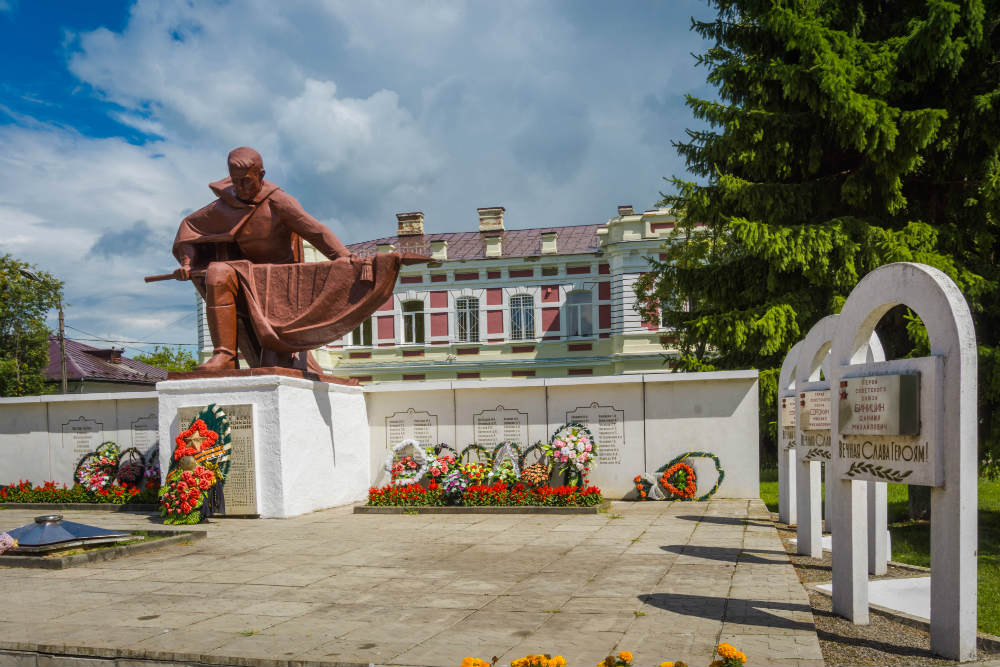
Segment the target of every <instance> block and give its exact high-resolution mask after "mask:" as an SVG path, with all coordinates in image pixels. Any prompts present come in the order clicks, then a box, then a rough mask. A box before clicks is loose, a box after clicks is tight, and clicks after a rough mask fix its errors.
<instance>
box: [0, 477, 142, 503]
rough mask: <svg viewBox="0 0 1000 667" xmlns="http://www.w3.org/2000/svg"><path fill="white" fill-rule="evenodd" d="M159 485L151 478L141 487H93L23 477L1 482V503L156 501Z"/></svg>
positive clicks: (126, 485) (129, 485)
mask: <svg viewBox="0 0 1000 667" xmlns="http://www.w3.org/2000/svg"><path fill="white" fill-rule="evenodd" d="M158 489H159V485H158V484H157V483H156V482H155V481H153V480H149V481H147V482H146V483H145V485H144V486H143V487H142V488H139V487H137V486H132V485H131V484H125V485H122V486H109V487H107V488H103V489H101V490H99V491H90V490H88V489H87V488H86V487H85V486H83V485H82V484H76V485H74V486H72V487H67V486H66V485H65V484H62V485H59V484H56V483H55V482H43V483H42V484H41V485H40V486H32V484H31V482H29V481H27V480H21V481H20V482H18V483H17V484H11V485H9V486H0V503H111V504H114V505H125V504H126V503H155V502H156V493H157V491H158Z"/></svg>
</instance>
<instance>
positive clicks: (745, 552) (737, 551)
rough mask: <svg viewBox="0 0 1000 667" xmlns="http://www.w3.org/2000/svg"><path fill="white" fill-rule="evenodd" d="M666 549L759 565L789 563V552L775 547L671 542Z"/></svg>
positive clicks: (690, 554)
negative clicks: (754, 547)
mask: <svg viewBox="0 0 1000 667" xmlns="http://www.w3.org/2000/svg"><path fill="white" fill-rule="evenodd" d="M660 548H661V549H663V550H664V551H669V552H671V553H675V554H679V555H683V556H694V557H695V558H705V559H708V560H719V561H725V562H727V563H736V562H740V563H755V564H758V565H784V564H786V563H788V554H787V553H785V552H784V551H776V550H773V549H741V548H739V547H701V546H697V545H691V544H688V545H683V544H669V545H667V546H663V547H660ZM754 554H773V555H775V556H781V558H761V557H760V556H755V555H754Z"/></svg>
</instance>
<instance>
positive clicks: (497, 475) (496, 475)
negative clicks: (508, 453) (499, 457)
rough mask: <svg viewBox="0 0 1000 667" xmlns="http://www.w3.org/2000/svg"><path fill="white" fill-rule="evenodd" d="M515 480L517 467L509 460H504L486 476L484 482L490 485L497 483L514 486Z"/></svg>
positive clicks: (516, 478)
mask: <svg viewBox="0 0 1000 667" xmlns="http://www.w3.org/2000/svg"><path fill="white" fill-rule="evenodd" d="M517 480H518V471H517V465H516V464H515V463H514V462H513V461H512V460H511V459H504V460H503V461H501V462H500V463H498V464H497V466H496V467H494V468H493V469H492V470H490V471H489V472H488V473H487V474H486V481H487V482H488V483H490V484H495V483H497V482H500V483H502V484H515V483H516V482H517Z"/></svg>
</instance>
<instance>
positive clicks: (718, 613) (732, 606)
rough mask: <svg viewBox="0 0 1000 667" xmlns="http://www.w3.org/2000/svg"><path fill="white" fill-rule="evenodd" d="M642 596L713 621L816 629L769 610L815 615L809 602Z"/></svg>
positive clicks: (666, 607)
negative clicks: (812, 613) (720, 620)
mask: <svg viewBox="0 0 1000 667" xmlns="http://www.w3.org/2000/svg"><path fill="white" fill-rule="evenodd" d="M638 597H639V600H641V601H642V602H644V603H646V604H648V605H651V606H653V607H656V608H658V609H663V610H665V611H670V612H673V613H676V614H684V615H685V616H698V617H700V618H707V619H711V620H713V621H717V620H719V619H720V618H721V619H722V620H723V621H725V622H726V623H737V624H740V625H758V626H761V627H765V628H781V629H783V630H806V631H809V632H814V631H815V630H816V627H815V626H814V625H813V624H812V622H809V623H806V622H803V621H794V620H792V619H788V618H785V617H783V616H779V615H778V614H775V613H772V612H771V611H768V610H774V611H793V612H800V613H806V612H809V613H810V618H811V612H812V609H811V608H810V607H809V605H807V604H799V603H795V602H778V601H773V602H772V601H767V600H740V599H733V598H718V597H709V596H706V595H689V594H686V593H651V594H647V595H640V596H638Z"/></svg>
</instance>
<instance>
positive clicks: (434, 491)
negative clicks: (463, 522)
mask: <svg viewBox="0 0 1000 667" xmlns="http://www.w3.org/2000/svg"><path fill="white" fill-rule="evenodd" d="M432 486H433V487H434V488H425V487H423V486H420V485H419V484H412V485H409V486H391V485H390V486H383V487H372V488H370V489H369V490H368V504H369V505H373V506H388V505H395V506H404V507H413V506H418V505H445V504H446V499H445V496H444V494H443V493H442V492H441V490H440V489H439V488H437V485H436V484H434V485H432ZM602 500H603V497H602V496H601V490H600V489H599V488H597V487H596V486H588V487H587V488H584V489H581V488H578V487H575V486H556V487H553V486H540V487H530V486H526V485H524V484H521V483H520V482H519V483H517V484H503V483H502V482H498V483H496V484H473V485H471V486H469V487H468V488H467V489H466V490H465V492H464V493H463V494H462V497H461V499H460V503H459V504H461V505H465V506H468V507H484V506H488V507H501V506H507V507H510V506H515V507H516V506H532V505H536V506H538V505H540V506H546V507H592V506H594V505H598V504H600V502H601V501H602Z"/></svg>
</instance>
